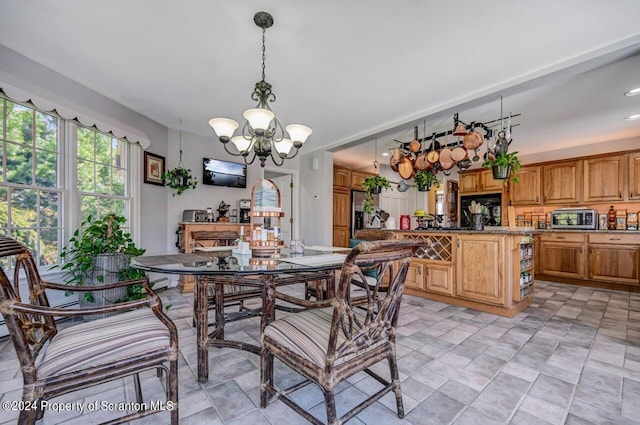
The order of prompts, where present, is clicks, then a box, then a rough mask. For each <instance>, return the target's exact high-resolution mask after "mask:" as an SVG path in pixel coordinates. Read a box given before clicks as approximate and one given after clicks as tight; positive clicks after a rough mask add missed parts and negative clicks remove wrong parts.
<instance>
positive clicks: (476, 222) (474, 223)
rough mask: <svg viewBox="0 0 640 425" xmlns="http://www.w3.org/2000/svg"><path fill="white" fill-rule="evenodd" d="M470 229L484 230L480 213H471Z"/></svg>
mask: <svg viewBox="0 0 640 425" xmlns="http://www.w3.org/2000/svg"><path fill="white" fill-rule="evenodd" d="M471 230H484V220H483V217H482V214H471Z"/></svg>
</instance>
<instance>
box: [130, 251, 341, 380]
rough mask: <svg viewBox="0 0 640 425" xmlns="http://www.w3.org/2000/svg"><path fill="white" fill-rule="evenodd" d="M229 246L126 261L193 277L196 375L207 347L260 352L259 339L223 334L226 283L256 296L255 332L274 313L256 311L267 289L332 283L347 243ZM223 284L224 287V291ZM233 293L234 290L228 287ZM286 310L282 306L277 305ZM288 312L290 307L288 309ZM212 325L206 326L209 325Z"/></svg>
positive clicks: (203, 368) (203, 376) (205, 361)
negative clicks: (264, 249) (246, 250)
mask: <svg viewBox="0 0 640 425" xmlns="http://www.w3.org/2000/svg"><path fill="white" fill-rule="evenodd" d="M232 248H233V247H208V248H203V249H202V250H200V251H195V252H194V253H188V254H187V253H184V254H182V253H181V254H178V253H173V254H163V255H143V256H139V257H135V258H133V259H132V260H131V266H132V267H133V268H136V269H139V270H144V271H147V272H155V273H163V274H178V275H193V276H195V278H196V279H195V280H196V284H195V299H194V314H195V325H196V337H197V362H198V380H199V382H202V383H204V382H207V381H208V379H209V356H208V353H209V347H230V348H235V349H240V350H245V351H249V352H252V353H254V354H258V355H259V354H260V346H259V345H258V344H255V343H252V342H247V341H237V340H229V339H226V338H225V334H224V327H225V322H226V320H225V312H224V309H225V306H224V303H225V292H227V293H229V292H230V291H229V288H230V287H231V288H244V289H247V288H250V289H252V290H253V291H254V292H255V294H256V297H260V298H261V301H262V308H260V309H257V310H254V311H255V312H256V314H255V315H259V316H260V317H261V319H260V332H261V334H262V331H263V330H264V328H265V327H266V325H267V324H269V323H270V322H271V321H272V320H273V319H274V318H273V317H265V316H264V315H262V314H261V311H266V309H264V305H265V302H267V300H268V293H269V290H270V289H271V288H274V287H276V286H283V285H292V284H301V283H302V284H305V283H306V284H313V285H315V286H316V287H324V288H328V289H329V290H330V289H331V288H333V284H334V274H335V271H336V270H338V269H340V268H341V267H342V263H343V262H344V260H345V258H346V256H347V253H348V251H349V249H348V248H341V247H326V246H312V247H306V248H305V250H304V254H291V253H290V252H289V250H288V249H286V248H284V249H282V250H281V251H280V252H278V253H277V254H272V255H270V256H260V257H254V256H252V255H250V254H249V255H247V254H237V253H235V252H234V251H233V250H232ZM208 287H212V288H213V298H214V305H215V308H214V310H215V321H214V323H212V324H209V314H208V312H209V302H208V291H207V288H208ZM225 287H226V288H227V291H225ZM231 292H233V291H231ZM278 307H279V308H280V309H281V310H287V309H288V308H287V307H286V306H278ZM289 310H290V311H291V310H292V309H289ZM210 326H211V327H212V328H213V330H212V331H209V327H210Z"/></svg>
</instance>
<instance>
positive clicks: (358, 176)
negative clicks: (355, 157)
mask: <svg viewBox="0 0 640 425" xmlns="http://www.w3.org/2000/svg"><path fill="white" fill-rule="evenodd" d="M369 176H375V174H372V173H363V172H361V171H351V189H354V190H364V186H363V185H362V182H363V180H364V179H366V178H367V177H369Z"/></svg>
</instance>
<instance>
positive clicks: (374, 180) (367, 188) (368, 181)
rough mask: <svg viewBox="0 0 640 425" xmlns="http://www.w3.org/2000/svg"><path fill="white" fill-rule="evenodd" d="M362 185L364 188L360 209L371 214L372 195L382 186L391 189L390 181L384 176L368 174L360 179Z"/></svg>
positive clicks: (380, 189)
mask: <svg viewBox="0 0 640 425" xmlns="http://www.w3.org/2000/svg"><path fill="white" fill-rule="evenodd" d="M362 187H363V188H364V202H363V203H362V211H364V212H365V213H367V214H371V213H372V212H373V195H375V194H378V193H380V192H381V191H382V189H383V188H384V189H391V183H390V182H389V180H387V178H386V177H382V176H369V177H365V178H364V179H363V180H362ZM391 190H393V189H391Z"/></svg>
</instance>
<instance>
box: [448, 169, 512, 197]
mask: <svg viewBox="0 0 640 425" xmlns="http://www.w3.org/2000/svg"><path fill="white" fill-rule="evenodd" d="M458 185H459V186H458V189H459V191H460V193H464V194H467V193H478V192H501V191H502V189H503V187H504V180H495V179H494V178H493V172H492V171H491V170H484V169H483V170H473V171H468V172H464V173H460V174H459V176H458Z"/></svg>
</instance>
